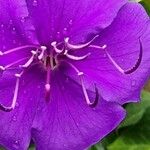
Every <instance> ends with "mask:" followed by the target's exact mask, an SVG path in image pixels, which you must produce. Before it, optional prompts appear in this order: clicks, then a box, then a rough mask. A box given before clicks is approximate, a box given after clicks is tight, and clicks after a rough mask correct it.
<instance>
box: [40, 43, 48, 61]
mask: <svg viewBox="0 0 150 150" xmlns="http://www.w3.org/2000/svg"><path fill="white" fill-rule="evenodd" d="M40 49H41V50H42V51H41V54H40V55H39V56H38V59H39V60H42V58H43V57H44V53H45V51H46V49H47V47H46V46H41V48H40Z"/></svg>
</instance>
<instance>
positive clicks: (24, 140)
mask: <svg viewBox="0 0 150 150" xmlns="http://www.w3.org/2000/svg"><path fill="white" fill-rule="evenodd" d="M39 79H40V77H39V78H36V77H33V74H31V73H30V74H28V73H27V74H25V75H24V76H23V77H22V78H21V82H20V88H19V95H18V99H17V103H16V107H15V109H14V110H12V111H11V112H3V111H2V110H0V118H1V121H0V145H2V146H3V147H5V148H6V149H11V150H27V148H28V146H29V143H30V140H31V125H32V121H33V118H34V115H35V112H36V109H37V106H38V105H37V103H38V99H39V98H40V91H41V89H40V80H39ZM15 81H16V79H15V77H14V76H12V72H11V73H9V72H5V73H4V74H3V76H2V77H1V78H0V103H1V104H4V105H5V106H10V105H11V103H12V97H13V92H14V88H15Z"/></svg>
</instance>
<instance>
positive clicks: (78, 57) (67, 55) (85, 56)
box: [64, 50, 91, 60]
mask: <svg viewBox="0 0 150 150" xmlns="http://www.w3.org/2000/svg"><path fill="white" fill-rule="evenodd" d="M64 55H65V56H66V57H67V58H69V59H72V60H84V59H85V58H87V57H88V56H90V55H91V53H88V54H86V55H84V56H74V55H70V54H68V51H67V50H66V51H65V53H64Z"/></svg>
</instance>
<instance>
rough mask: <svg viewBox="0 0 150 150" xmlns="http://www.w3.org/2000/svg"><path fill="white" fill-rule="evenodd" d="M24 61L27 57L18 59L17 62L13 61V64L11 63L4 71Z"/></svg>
mask: <svg viewBox="0 0 150 150" xmlns="http://www.w3.org/2000/svg"><path fill="white" fill-rule="evenodd" d="M26 59H28V57H25V58H22V59H19V60H17V61H15V62H13V63H11V64H8V65H7V66H5V69H8V68H10V67H11V66H13V65H15V64H18V63H19V62H22V61H23V60H26Z"/></svg>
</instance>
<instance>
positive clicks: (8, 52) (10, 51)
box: [0, 45, 40, 56]
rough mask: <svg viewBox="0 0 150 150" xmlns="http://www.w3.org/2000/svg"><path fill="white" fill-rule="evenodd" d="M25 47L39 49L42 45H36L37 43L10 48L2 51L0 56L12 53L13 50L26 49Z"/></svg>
mask: <svg viewBox="0 0 150 150" xmlns="http://www.w3.org/2000/svg"><path fill="white" fill-rule="evenodd" d="M25 48H37V49H39V48H40V47H38V46H36V45H25V46H20V47H17V48H13V49H10V50H8V51H5V52H2V51H0V56H3V55H7V54H10V53H13V52H16V51H19V50H22V49H25Z"/></svg>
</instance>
